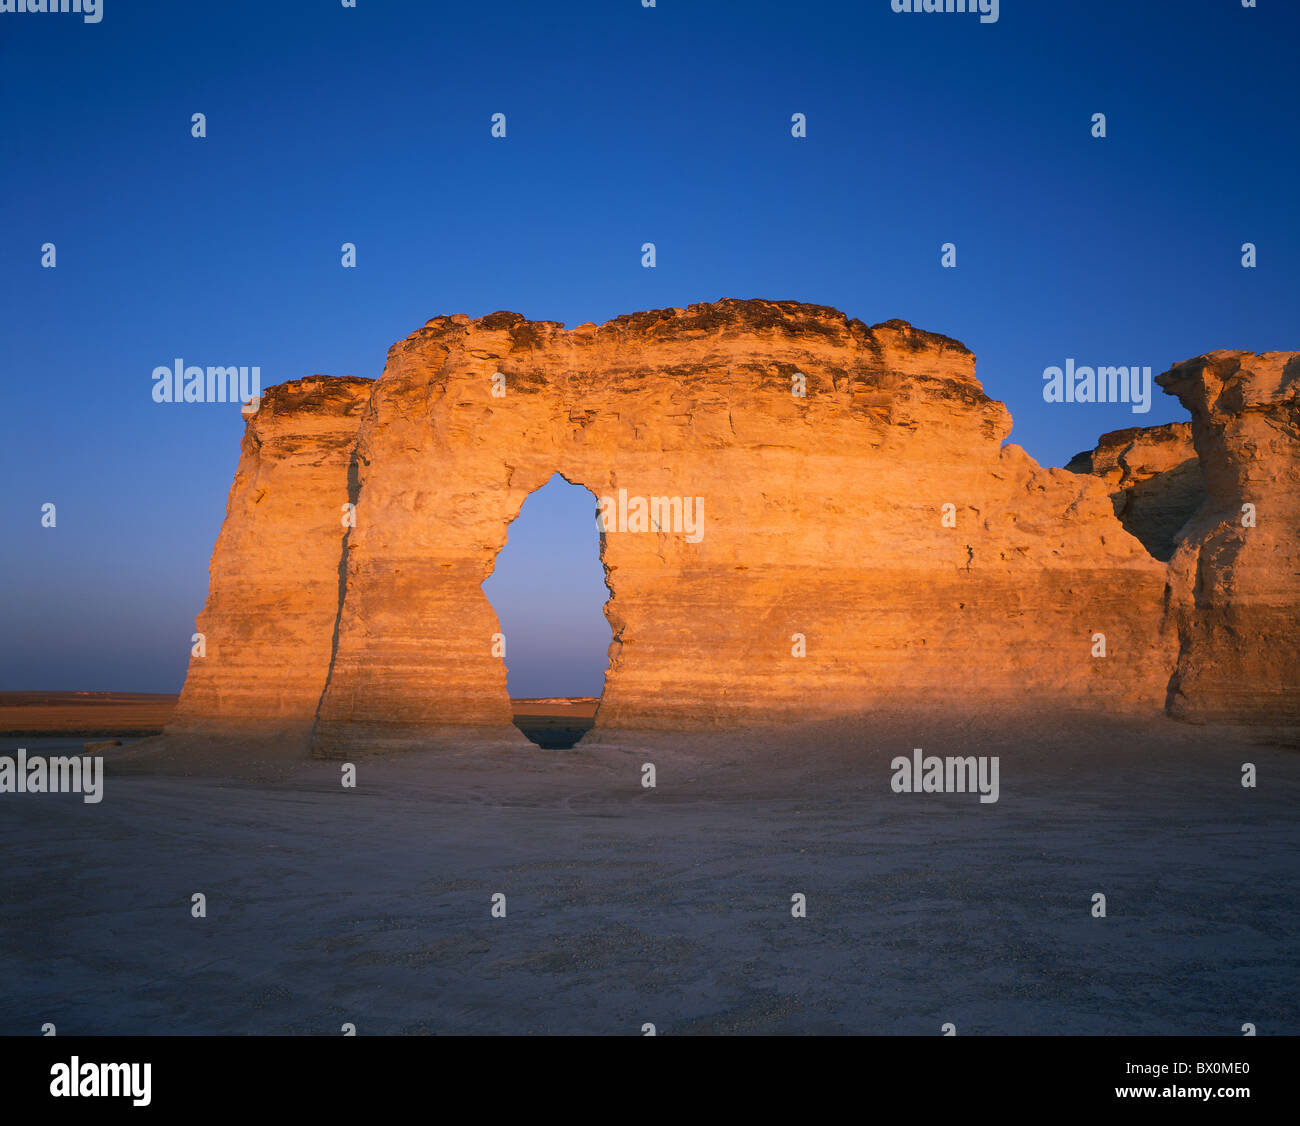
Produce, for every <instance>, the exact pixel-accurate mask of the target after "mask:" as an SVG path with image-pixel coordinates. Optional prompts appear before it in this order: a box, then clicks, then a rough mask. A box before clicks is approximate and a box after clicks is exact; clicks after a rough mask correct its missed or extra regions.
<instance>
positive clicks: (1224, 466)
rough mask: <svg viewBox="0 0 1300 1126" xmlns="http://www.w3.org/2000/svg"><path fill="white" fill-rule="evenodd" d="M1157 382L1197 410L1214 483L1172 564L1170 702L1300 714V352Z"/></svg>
mask: <svg viewBox="0 0 1300 1126" xmlns="http://www.w3.org/2000/svg"><path fill="white" fill-rule="evenodd" d="M1156 382H1157V383H1158V384H1160V386H1161V387H1163V388H1164V389H1165V391H1166V392H1167V393H1168V394H1172V395H1177V396H1178V399H1179V401H1180V402H1181V403H1182V404H1183V406H1185V407H1186V408H1187V409H1188V410H1189V411H1190V412H1191V415H1192V433H1193V438H1194V441H1195V443H1196V452H1197V454H1198V456H1199V458H1200V462H1201V467H1202V471H1203V472H1204V475H1205V482H1206V490H1207V493H1208V498H1207V500H1206V503H1205V505H1204V506H1203V507H1202V508H1201V509H1200V511H1198V512H1197V513H1196V515H1195V516H1194V517H1193V518H1192V520H1191V521H1190V522H1189V524H1188V525H1187V527H1186V528H1185V529H1184V532H1183V534H1182V537H1181V542H1180V543H1179V545H1178V548H1177V550H1176V551H1175V553H1174V556H1173V559H1172V560H1171V561H1170V566H1169V571H1170V587H1171V619H1172V620H1173V622H1174V623H1175V624H1176V626H1177V629H1178V632H1179V634H1180V637H1181V649H1180V653H1179V658H1178V664H1177V668H1176V671H1175V675H1174V677H1173V680H1172V682H1171V684H1170V694H1169V708H1170V711H1171V712H1172V713H1173V714H1175V715H1178V716H1182V717H1185V718H1189V719H1201V720H1206V721H1213V720H1232V721H1238V722H1251V721H1261V722H1290V723H1294V722H1300V353H1296V352H1266V353H1264V354H1262V355H1255V354H1253V353H1250V352H1226V351H1225V352H1211V353H1209V354H1208V355H1205V356H1201V357H1198V358H1197V359H1194V360H1188V361H1187V362H1185V363H1181V364H1177V365H1175V366H1174V367H1173V368H1171V369H1170V370H1169V371H1167V372H1165V373H1164V374H1163V375H1161V376H1158V377H1157V379H1156Z"/></svg>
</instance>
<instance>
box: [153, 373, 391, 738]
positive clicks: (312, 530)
mask: <svg viewBox="0 0 1300 1126" xmlns="http://www.w3.org/2000/svg"><path fill="white" fill-rule="evenodd" d="M373 386H374V381H373V380H369V379H353V378H331V377H328V376H315V377H313V378H309V379H300V380H296V381H294V382H291V383H283V384H280V385H279V386H276V387H272V388H269V389H268V390H267V392H266V394H265V395H264V396H263V398H262V400H261V405H260V407H259V409H258V411H257V413H256V414H255V415H254V416H253V417H252V418H251V419H250V420H249V422H248V425H247V426H246V428H245V431H244V439H243V443H242V447H241V451H240V459H239V467H238V469H237V470H236V472H235V481H234V484H233V485H232V486H231V489H230V497H229V499H228V501H227V503H226V519H225V523H224V524H223V525H222V529H221V534H220V536H219V537H218V539H217V543H216V547H215V548H214V550H213V553H212V563H211V567H210V572H209V586H208V599H207V604H206V605H205V606H204V608H203V612H202V613H201V614H200V615H199V618H198V623H197V627H196V628H197V631H198V632H199V633H201V634H203V636H204V645H205V647H206V653H205V655H204V656H201V657H199V656H191V658H190V666H189V674H188V676H187V677H186V680H185V688H184V691H183V692H182V693H181V698H180V701H179V703H178V704H177V708H176V712H175V714H174V716H173V718H172V722H171V725H170V726H169V728H168V731H169V732H179V731H195V730H204V731H241V732H243V731H247V732H265V733H269V732H273V731H293V732H297V733H301V734H306V733H307V732H309V731H310V729H311V725H312V721H313V720H314V718H315V715H316V708H317V705H318V704H319V702H320V696H321V692H322V690H323V689H324V687H325V681H326V677H327V675H328V672H329V666H330V657H331V652H332V648H333V641H334V628H335V624H336V622H337V619H338V608H339V601H340V595H341V590H340V577H341V576H340V568H341V562H342V557H343V546H344V537H345V535H346V533H347V529H346V528H345V527H344V524H343V516H344V512H343V506H344V505H345V504H347V503H348V502H349V499H350V497H349V466H350V463H351V459H352V453H353V449H354V447H355V445H356V437H357V428H358V425H359V422H360V417H361V413H362V411H363V409H364V407H365V405H366V402H367V400H368V399H369V396H370V390H371V388H372V387H373ZM352 494H353V495H352V496H351V499H352V500H355V499H356V498H355V486H353V488H352Z"/></svg>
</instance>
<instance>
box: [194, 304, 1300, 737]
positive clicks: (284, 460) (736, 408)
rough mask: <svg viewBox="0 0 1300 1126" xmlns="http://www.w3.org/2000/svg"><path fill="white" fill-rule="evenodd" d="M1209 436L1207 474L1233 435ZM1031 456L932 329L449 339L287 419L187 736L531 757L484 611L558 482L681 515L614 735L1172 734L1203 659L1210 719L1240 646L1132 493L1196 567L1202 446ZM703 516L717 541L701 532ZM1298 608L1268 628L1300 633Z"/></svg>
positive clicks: (393, 354) (315, 392) (610, 544)
mask: <svg viewBox="0 0 1300 1126" xmlns="http://www.w3.org/2000/svg"><path fill="white" fill-rule="evenodd" d="M1184 366H1185V365H1184ZM1178 370H1179V369H1175V371H1178ZM1180 378H1181V377H1180ZM1189 378H1190V377H1189ZM1188 386H1189V387H1190V386H1191V384H1190V382H1189V384H1188ZM1252 386H1254V384H1252ZM1261 386H1262V384H1261ZM1171 389H1172V388H1171ZM800 392H802V394H801V393H800ZM1180 394H1181V392H1180ZM1188 394H1189V395H1190V394H1191V393H1190V392H1188ZM1206 409H1207V411H1208V412H1209V414H1208V417H1210V418H1212V419H1214V418H1217V417H1218V414H1217V411H1218V407H1217V406H1215V405H1213V404H1211V405H1210V406H1208V407H1207V408H1206ZM1269 409H1270V410H1271V409H1272V408H1269ZM1194 414H1195V411H1194ZM1252 417H1253V416H1252ZM1193 425H1194V427H1195V428H1197V429H1196V446H1197V450H1198V452H1200V453H1201V459H1202V461H1204V459H1205V457H1206V454H1205V453H1204V451H1203V449H1202V446H1203V445H1205V446H1206V447H1207V448H1208V446H1209V445H1213V444H1214V443H1215V442H1218V443H1219V444H1223V443H1225V442H1228V439H1227V438H1224V437H1222V436H1220V437H1217V438H1216V437H1214V436H1213V435H1214V434H1217V433H1219V431H1217V430H1215V429H1214V427H1215V426H1217V425H1218V423H1206V424H1205V427H1202V424H1201V423H1200V422H1197V421H1194V424H1193ZM1206 427H1208V429H1206V436H1205V438H1204V442H1203V440H1202V435H1201V429H1204V428H1206ZM1010 429H1011V419H1010V416H1009V414H1008V412H1007V410H1006V408H1005V407H1004V406H1003V405H1002V404H1001V403H998V402H995V401H993V400H992V399H990V398H988V396H986V395H985V394H984V392H983V389H982V388H981V386H980V384H979V382H978V380H977V379H976V378H975V358H974V356H973V355H972V354H971V353H970V352H969V351H968V350H967V349H966V348H965V347H963V346H962V345H961V344H959V343H957V342H956V341H954V340H950V339H948V338H947V337H943V336H938V335H935V334H932V333H927V332H922V331H920V330H918V329H915V328H913V327H911V326H910V325H908V324H906V323H905V322H903V321H888V322H885V323H884V324H879V325H875V326H872V327H868V326H867V325H865V324H864V323H862V322H861V321H857V320H850V319H849V318H847V317H846V316H844V314H842V313H839V312H837V311H836V310H834V309H829V308H825V307H821V306H811V305H800V304H796V303H793V302H771V301H721V302H717V303H715V304H705V305H694V306H691V307H690V308H688V309H685V310H682V309H666V310H657V311H653V312H646V313H637V314H633V315H631V316H623V317H618V318H616V319H615V320H613V321H610V322H608V323H607V324H604V325H601V326H596V325H591V324H586V325H580V326H578V327H577V328H574V329H572V330H567V331H566V330H565V329H564V328H563V327H562V326H561V325H559V324H555V323H552V322H534V321H528V320H526V319H525V318H523V317H522V316H519V315H518V314H514V313H495V314H492V315H491V316H487V317H482V318H478V319H473V320H472V319H470V318H469V317H466V316H461V315H457V316H443V317H437V318H435V319H433V320H431V321H430V322H429V323H428V324H427V325H425V327H424V328H423V329H421V330H420V331H418V332H416V333H414V334H412V335H411V336H410V337H408V338H407V339H406V340H405V341H402V342H401V343H399V344H397V345H395V346H394V347H393V348H392V349H391V350H390V352H389V356H388V364H387V367H386V368H385V371H384V374H383V376H382V377H381V378H380V379H379V380H378V381H375V382H374V383H373V384H371V383H368V382H366V381H359V380H338V381H330V380H326V379H324V378H323V377H317V378H316V379H313V380H303V381H299V382H298V383H292V384H285V385H283V386H281V387H278V388H273V389H272V390H271V391H270V392H268V394H267V396H266V398H265V399H264V400H263V404H262V406H261V409H260V410H259V411H258V412H257V414H256V415H255V417H254V418H253V419H252V420H251V421H250V422H249V425H248V431H247V434H246V437H245V442H244V452H243V457H242V459H241V462H240V469H239V472H238V474H237V475H236V481H235V485H234V487H233V489H232V491H231V498H230V505H229V510H228V514H227V520H226V525H225V528H224V529H223V531H222V536H221V539H220V540H219V542H218V545H217V550H216V552H215V553H214V557H213V565H212V593H211V594H210V596H209V600H208V605H207V607H206V609H205V610H204V613H203V616H202V617H201V619H200V626H199V628H200V630H201V631H202V632H204V633H206V634H207V636H208V654H207V656H206V657H203V658H198V657H196V658H194V659H193V660H192V661H191V670H190V678H189V680H188V681H187V684H186V688H185V693H184V696H183V697H182V702H181V706H180V717H181V721H182V722H184V723H185V724H188V725H191V726H195V725H198V726H201V727H203V728H205V729H208V730H225V729H239V728H241V727H243V726H244V725H247V724H250V723H251V724H254V725H257V724H262V725H268V724H269V725H278V726H292V727H296V729H298V730H306V729H307V728H308V727H310V726H312V725H313V724H314V740H313V741H314V746H315V747H316V750H317V751H318V753H322V754H336V753H344V752H349V751H353V750H355V749H358V748H367V747H368V748H379V747H384V746H402V745H430V744H436V743H438V742H440V741H454V740H455V739H458V738H460V737H461V736H462V734H463V731H461V730H459V729H463V728H473V729H475V730H478V731H491V732H494V733H497V734H500V735H503V736H507V737H509V736H515V737H517V736H516V735H515V732H514V729H513V727H511V725H510V719H511V712H510V704H509V700H508V698H507V694H506V670H505V665H504V663H503V662H502V660H501V659H500V658H499V657H496V656H493V635H494V634H496V633H498V632H499V629H500V627H499V624H498V622H497V619H496V615H495V614H494V612H493V611H492V608H491V606H490V604H489V603H488V601H487V598H486V596H485V595H484V593H483V591H482V587H481V584H482V582H483V580H484V579H486V578H487V576H488V575H489V574H490V573H491V571H492V568H493V566H494V563H495V560H496V556H497V554H498V552H499V551H500V549H501V547H502V546H503V544H504V543H505V540H506V533H507V527H508V525H509V523H510V521H511V520H512V519H513V518H514V517H515V516H516V515H517V514H518V512H519V510H520V508H521V506H522V504H523V502H524V500H525V498H526V497H527V496H528V495H529V494H530V493H531V492H533V491H534V490H536V489H537V488H539V487H541V485H543V484H544V483H545V482H546V481H547V480H549V479H550V477H551V476H552V475H553V474H555V473H557V472H558V473H560V474H562V475H563V476H564V477H565V478H566V479H567V480H569V481H571V482H574V483H578V484H582V485H585V486H586V487H588V488H589V489H590V490H591V491H592V493H593V494H595V496H596V497H598V498H599V497H611V498H616V499H618V500H619V501H620V504H619V506H618V507H620V508H621V509H622V510H623V512H624V515H626V512H627V510H628V509H629V508H633V509H634V508H635V503H636V500H637V498H666V499H667V500H668V501H669V502H675V504H676V506H677V507H675V508H674V507H673V504H672V503H666V504H665V505H663V506H662V507H660V508H659V509H658V511H657V517H656V519H655V521H654V523H653V525H650V526H647V527H646V530H644V531H642V530H638V528H639V525H638V523H637V520H636V518H635V516H633V518H632V519H631V520H630V521H626V522H620V521H619V520H618V519H617V518H616V519H615V520H614V521H613V523H612V526H610V527H609V528H608V529H607V530H606V531H605V532H604V533H603V534H602V537H601V551H602V558H603V562H604V565H605V570H606V576H607V583H608V585H609V587H610V591H611V595H610V599H609V602H608V603H607V605H606V614H607V616H608V618H609V620H610V624H611V627H612V630H613V642H612V644H611V646H610V668H609V672H608V674H607V677H606V682H605V692H604V696H603V698H602V701H601V704H600V708H599V711H598V713H597V716H596V729H597V731H599V730H602V729H604V730H611V729H618V728H638V727H658V728H664V727H668V728H694V727H707V726H711V725H716V724H744V723H770V722H772V721H777V722H779V721H781V720H783V719H795V718H799V719H807V718H816V717H827V716H869V715H870V714H871V712H872V711H873V710H876V709H879V708H881V707H899V706H904V707H906V706H912V707H921V708H926V709H930V710H933V709H951V710H953V711H954V712H957V711H960V710H961V709H969V708H971V707H1007V706H1008V705H1010V706H1015V707H1034V708H1051V709H1081V708H1106V709H1108V710H1116V709H1136V710H1150V711H1158V710H1160V709H1162V708H1164V707H1165V706H1166V702H1167V696H1168V695H1169V693H1170V684H1171V677H1173V675H1174V673H1175V669H1176V666H1177V667H1178V669H1180V670H1181V677H1182V679H1181V680H1180V684H1181V685H1182V687H1181V689H1180V690H1179V692H1176V693H1175V695H1181V696H1183V697H1188V698H1190V696H1194V695H1195V694H1196V693H1198V692H1199V691H1200V686H1201V685H1202V684H1208V683H1209V681H1208V680H1207V679H1206V674H1205V673H1204V672H1197V671H1196V670H1197V669H1199V668H1201V666H1199V665H1197V664H1196V659H1195V656H1194V655H1195V653H1196V652H1199V651H1205V652H1207V653H1210V652H1211V651H1212V650H1213V646H1214V645H1215V644H1217V642H1215V641H1214V640H1213V639H1212V638H1211V636H1210V635H1211V633H1212V631H1211V630H1210V628H1209V627H1208V626H1206V625H1203V624H1196V623H1199V622H1201V621H1202V619H1199V618H1196V617H1195V613H1194V612H1193V611H1194V608H1193V609H1188V610H1179V611H1178V612H1176V613H1175V612H1173V611H1172V610H1171V609H1170V606H1171V605H1173V604H1172V603H1170V597H1169V590H1168V589H1167V588H1168V587H1169V582H1170V568H1169V567H1167V566H1166V565H1165V564H1164V563H1163V562H1161V560H1160V559H1158V558H1155V557H1153V555H1152V553H1151V552H1150V551H1149V550H1148V549H1147V548H1146V547H1144V546H1143V543H1142V542H1140V539H1139V538H1138V537H1137V536H1135V535H1133V534H1130V531H1128V530H1126V528H1125V524H1124V523H1122V522H1121V520H1120V519H1119V518H1117V516H1116V505H1115V503H1113V502H1112V495H1111V494H1112V493H1127V494H1129V498H1128V503H1129V504H1130V505H1131V508H1132V511H1131V512H1129V509H1127V508H1125V509H1124V511H1125V512H1128V514H1129V516H1130V519H1129V520H1128V523H1129V525H1130V526H1131V527H1132V528H1133V529H1134V530H1135V531H1137V532H1138V533H1139V535H1146V537H1147V539H1148V540H1150V541H1151V542H1153V543H1155V542H1160V543H1163V542H1165V540H1166V538H1167V539H1169V540H1172V533H1171V532H1170V531H1169V525H1170V524H1171V523H1172V521H1173V520H1174V518H1175V517H1174V515H1173V514H1172V513H1173V508H1175V507H1177V505H1179V504H1185V503H1186V502H1187V499H1188V498H1187V495H1186V494H1187V493H1188V491H1189V490H1190V489H1192V488H1193V484H1192V483H1191V482H1190V480H1182V479H1181V478H1177V477H1173V476H1171V474H1173V475H1176V474H1179V473H1182V474H1183V476H1184V477H1186V478H1191V477H1193V476H1194V475H1193V474H1190V472H1189V471H1188V469H1187V465H1186V462H1187V461H1188V460H1189V459H1188V458H1187V457H1185V456H1184V457H1182V460H1179V456H1180V451H1181V454H1186V453H1187V450H1186V442H1185V438H1181V437H1179V436H1178V435H1176V434H1174V433H1173V432H1171V433H1170V434H1169V435H1167V436H1157V437H1156V438H1154V439H1152V440H1146V439H1141V440H1139V439H1136V438H1135V439H1130V440H1127V445H1126V447H1125V449H1126V451H1128V452H1124V453H1122V461H1123V464H1122V465H1121V453H1118V452H1117V453H1116V454H1115V455H1114V456H1113V457H1112V456H1111V455H1110V454H1109V453H1108V452H1104V453H1102V454H1100V455H1097V456H1094V458H1093V464H1094V467H1098V466H1100V467H1102V469H1101V473H1102V476H1100V477H1099V476H1096V475H1094V474H1087V473H1080V472H1069V471H1067V470H1064V469H1050V468H1042V467H1040V466H1039V465H1038V464H1037V463H1036V462H1035V461H1034V460H1033V459H1032V458H1030V457H1029V456H1028V455H1027V454H1026V453H1025V452H1024V451H1023V450H1021V449H1020V448H1019V447H1018V446H1014V445H1004V444H1003V442H1004V440H1005V438H1006V436H1007V434H1008V433H1009V431H1010ZM1229 429H1232V428H1231V427H1229ZM1233 433H1234V434H1235V433H1236V431H1235V430H1233ZM1135 443H1136V445H1135ZM1282 444H1285V443H1284V442H1283V443H1282ZM1117 445H1118V440H1117V441H1116V442H1113V443H1111V444H1110V446H1108V447H1107V450H1109V449H1110V448H1111V447H1112V446H1117ZM1166 447H1167V449H1166ZM1234 448H1235V447H1234ZM1291 448H1292V450H1294V445H1292V447H1291ZM1157 451H1163V452H1161V453H1159V455H1157ZM1139 452H1140V455H1141V456H1136V455H1137V454H1138V453H1139ZM1269 456H1273V455H1272V454H1271V453H1270V455H1269ZM1288 464H1290V465H1292V466H1294V461H1292V462H1290V463H1288ZM1076 468H1079V467H1078V466H1076ZM1292 471H1294V470H1292ZM1161 479H1163V480H1164V484H1163V485H1161V484H1160V480H1161ZM1217 480H1218V478H1217V477H1215V476H1213V475H1211V484H1212V486H1213V485H1214V484H1215V482H1217ZM1153 481H1155V482H1156V484H1154V485H1152V482H1153ZM1171 482H1172V483H1176V484H1177V486H1178V487H1177V488H1170V487H1169V486H1170V484H1171ZM1179 482H1181V483H1179ZM1143 486H1147V488H1146V490H1145V491H1144V492H1142V493H1141V494H1137V493H1136V490H1137V489H1139V488H1141V487H1143ZM1231 487H1232V488H1237V489H1238V491H1240V489H1242V488H1245V487H1246V485H1245V484H1244V483H1243V484H1241V485H1233V486H1231ZM1234 495H1235V494H1234ZM1252 495H1254V494H1252ZM1170 497H1175V498H1178V499H1177V503H1175V501H1173V500H1170V499H1169V498H1170ZM349 502H351V503H354V504H355V506H356V509H355V513H356V526H355V527H354V528H349V529H344V528H343V527H341V525H340V519H339V517H340V508H341V506H342V505H344V504H346V503H349ZM683 503H684V504H685V511H686V512H691V511H697V512H698V513H699V514H700V516H701V518H702V523H701V525H700V529H699V530H700V531H701V533H702V534H700V535H698V536H694V535H691V534H689V528H688V527H687V526H685V525H684V524H674V523H673V518H674V517H676V516H677V514H678V513H681V512H682V511H683V507H682V506H683ZM1225 503H1226V502H1225ZM1270 503H1277V504H1280V503H1281V502H1280V500H1279V501H1276V502H1274V501H1270ZM594 507H595V506H594V505H593V509H594ZM1216 526H1217V525H1216ZM345 533H346V534H345ZM1291 533H1292V535H1294V524H1293V525H1292V529H1291ZM1206 534H1207V535H1209V534H1210V533H1208V532H1207V533H1206ZM1186 542H1187V541H1186V540H1185V541H1184V545H1185V544H1186ZM1198 542H1200V541H1198ZM1208 550H1211V551H1214V550H1216V549H1213V548H1211V549H1208ZM1252 550H1254V549H1252ZM1279 550H1280V549H1279ZM1202 554H1204V551H1203V552H1202ZM1216 558H1217V557H1216ZM1175 563H1177V559H1176V560H1175ZM1215 573H1216V574H1218V573H1219V572H1218V571H1216V572H1215ZM1290 582H1291V584H1292V586H1291V588H1290V590H1291V591H1292V593H1291V594H1289V595H1288V594H1287V591H1286V589H1285V587H1286V584H1285V583H1282V584H1281V586H1280V587H1278V589H1276V590H1274V589H1273V588H1269V591H1270V593H1269V594H1268V598H1274V601H1273V602H1268V605H1269V606H1271V607H1272V608H1273V609H1272V610H1270V612H1269V614H1266V615H1264V616H1263V617H1252V618H1251V622H1252V623H1255V622H1258V624H1259V625H1260V626H1261V627H1262V626H1264V625H1267V626H1268V628H1269V629H1270V630H1272V631H1273V632H1274V633H1275V632H1276V630H1277V629H1278V628H1280V625H1281V623H1282V622H1283V620H1284V619H1285V617H1286V615H1287V613H1288V612H1290V613H1291V620H1292V621H1293V620H1294V604H1295V597H1294V583H1295V578H1294V576H1292V577H1291V579H1290ZM1246 585H1249V584H1246ZM1246 585H1243V580H1242V578H1241V576H1240V575H1236V576H1235V577H1234V579H1233V583H1232V584H1231V590H1232V591H1237V590H1245V589H1246ZM1225 589H1227V588H1225ZM1250 590H1251V592H1252V594H1251V596H1252V597H1255V593H1256V587H1254V586H1250ZM1288 597H1289V598H1290V599H1291V602H1290V606H1291V607H1292V610H1291V611H1288V610H1287V609H1286V605H1287V603H1286V599H1287V598H1288ZM1176 601H1177V600H1175V602H1176ZM1265 601H1267V599H1266V600H1265ZM1177 605H1182V604H1181V603H1177ZM1261 605H1263V602H1261ZM1252 613H1253V612H1252ZM1180 630H1181V631H1182V632H1180ZM1189 630H1190V631H1191V634H1195V636H1197V637H1203V638H1204V639H1205V640H1203V641H1202V642H1200V650H1198V649H1197V647H1196V645H1192V646H1191V647H1190V648H1189V643H1188V640H1187V638H1188V637H1189V636H1190V635H1191V634H1189V632H1188V631H1189ZM1197 631H1199V632H1197ZM1272 635H1273V634H1270V636H1272ZM1216 636H1217V635H1216ZM1207 645H1208V646H1209V649H1207V648H1206V647H1207ZM1180 649H1181V653H1182V658H1181V660H1182V663H1181V664H1180V663H1179V662H1180ZM1102 653H1104V656H1103V655H1102ZM1189 654H1191V656H1189ZM1207 659H1210V660H1211V663H1212V658H1207ZM1215 691H1216V692H1220V691H1221V689H1220V688H1216V689H1215ZM1189 692H1190V696H1189Z"/></svg>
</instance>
